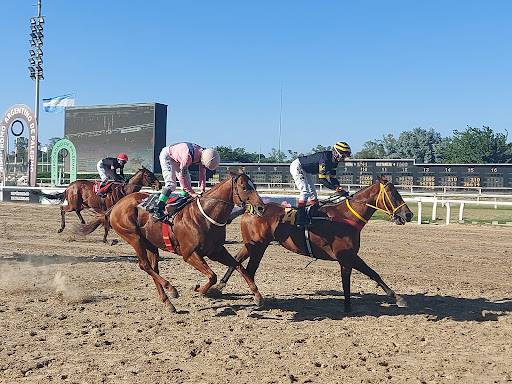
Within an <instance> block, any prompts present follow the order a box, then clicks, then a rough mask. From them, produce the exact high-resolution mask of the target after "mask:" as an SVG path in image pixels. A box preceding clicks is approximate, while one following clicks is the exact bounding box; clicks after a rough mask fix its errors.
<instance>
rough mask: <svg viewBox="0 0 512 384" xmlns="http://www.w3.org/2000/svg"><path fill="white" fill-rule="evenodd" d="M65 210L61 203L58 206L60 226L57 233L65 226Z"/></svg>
mask: <svg viewBox="0 0 512 384" xmlns="http://www.w3.org/2000/svg"><path fill="white" fill-rule="evenodd" d="M65 216H66V211H65V210H64V207H63V206H62V205H61V206H60V228H59V230H58V231H57V233H61V232H62V231H63V230H64V228H65V227H66V218H65Z"/></svg>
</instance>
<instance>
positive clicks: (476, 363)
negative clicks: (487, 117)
mask: <svg viewBox="0 0 512 384" xmlns="http://www.w3.org/2000/svg"><path fill="white" fill-rule="evenodd" d="M85 218H86V220H88V219H89V218H90V216H88V215H85ZM67 222H68V227H67V228H66V229H65V231H64V232H63V233H61V234H58V233H57V229H58V228H59V226H60V214H59V208H58V206H55V205H54V206H45V205H25V204H13V203H4V202H0V223H1V225H0V238H1V243H0V244H1V246H0V340H1V341H0V383H237V384H242V383H321V384H323V383H380V382H389V383H505V382H510V381H512V228H510V227H508V228H507V227H496V226H493V227H491V226H476V225H459V224H453V225H450V226H444V225H422V226H419V225H417V224H416V223H408V224H407V225H405V226H396V225H392V224H391V223H389V222H386V221H370V223H369V224H368V225H367V226H366V227H365V228H364V230H363V233H362V241H361V244H362V246H361V252H360V256H361V257H362V258H363V259H364V260H365V261H366V262H367V263H368V264H369V265H370V266H371V267H372V268H374V269H375V270H376V271H377V272H378V273H379V274H380V275H381V277H382V278H383V279H384V281H385V282H386V283H387V284H388V285H389V286H390V287H391V288H392V289H393V290H395V292H397V293H398V294H400V295H401V296H402V297H404V298H405V299H406V300H407V302H408V304H409V306H408V307H407V308H399V307H397V306H396V305H394V304H393V303H392V302H391V301H390V300H389V299H388V298H387V297H386V296H385V295H384V292H383V291H382V290H380V288H378V287H376V284H375V283H373V282H372V281H371V280H369V279H368V278H367V277H366V276H364V275H362V274H360V273H357V272H354V273H353V275H352V306H353V312H352V313H350V314H345V313H344V312H343V296H342V292H341V277H340V271H339V266H338V264H337V263H335V262H327V261H316V262H313V263H311V264H309V265H308V263H309V262H310V259H309V258H308V257H305V256H300V255H296V254H292V253H290V252H288V251H286V250H285V249H284V248H282V247H280V246H279V245H271V246H270V247H269V249H268V250H267V252H266V254H265V256H264V258H263V260H262V262H261V266H260V269H259V270H258V273H257V274H256V282H257V285H258V288H259V290H260V292H261V293H262V295H263V297H264V299H265V304H264V306H263V307H262V308H257V307H256V306H255V305H254V302H253V296H252V294H251V292H250V291H249V289H248V287H247V285H246V283H245V281H244V280H243V279H242V278H241V276H240V275H239V274H237V273H235V274H234V275H233V277H232V278H231V280H230V282H229V284H228V286H227V287H226V288H225V289H224V291H223V294H222V296H220V297H216V298H208V297H201V296H198V295H197V294H196V293H195V292H193V290H192V287H193V286H195V284H196V283H200V284H201V285H202V284H204V283H205V281H206V280H205V277H204V276H203V275H201V274H200V273H199V272H197V271H196V270H195V269H193V268H192V267H191V266H189V265H188V264H186V263H184V262H183V261H182V259H181V258H180V257H179V256H176V255H173V254H170V253H168V252H162V253H161V257H162V261H161V262H160V272H161V275H162V276H164V277H165V278H167V279H169V281H170V282H171V283H172V284H173V285H174V286H176V287H177V289H178V291H179V293H180V297H179V298H177V299H171V300H172V302H173V303H174V305H175V306H176V308H177V310H178V312H177V313H170V312H169V311H168V310H167V309H166V308H165V307H164V305H163V304H162V303H161V302H160V300H159V298H158V295H157V292H156V289H155V287H154V284H153V281H152V279H151V278H150V277H149V275H147V274H146V273H145V272H143V271H142V270H140V269H139V267H138V264H137V259H136V257H135V252H134V251H133V249H132V248H131V247H130V246H129V245H128V244H126V243H124V242H123V241H120V242H119V243H118V244H117V245H114V246H111V245H105V244H103V243H102V242H101V238H102V231H101V230H97V231H96V232H94V233H93V234H92V235H89V236H87V237H80V236H78V235H75V234H74V233H73V231H72V227H73V224H75V223H78V219H77V218H76V216H75V215H74V214H68V215H67ZM110 239H119V237H117V235H116V234H115V233H113V232H112V233H111V235H110ZM226 247H227V248H228V250H229V251H230V252H231V254H233V255H235V254H236V252H237V251H238V249H240V247H241V235H240V226H239V219H237V220H236V221H235V222H234V223H232V224H231V225H229V226H228V244H227V246H226ZM209 265H210V266H211V267H212V269H213V270H214V271H215V272H216V273H217V274H218V275H219V277H221V276H222V275H223V273H224V271H225V268H224V267H223V266H221V265H219V264H218V263H215V262H210V261H209Z"/></svg>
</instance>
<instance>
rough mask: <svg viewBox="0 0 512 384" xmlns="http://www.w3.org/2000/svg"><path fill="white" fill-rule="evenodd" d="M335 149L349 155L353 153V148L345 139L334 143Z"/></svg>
mask: <svg viewBox="0 0 512 384" xmlns="http://www.w3.org/2000/svg"><path fill="white" fill-rule="evenodd" d="M334 149H335V150H336V152H338V154H340V155H341V154H342V153H343V154H345V155H346V156H347V157H348V156H350V155H351V153H352V150H351V149H350V145H348V144H347V143H345V142H344V141H338V142H337V143H336V144H335V145H334Z"/></svg>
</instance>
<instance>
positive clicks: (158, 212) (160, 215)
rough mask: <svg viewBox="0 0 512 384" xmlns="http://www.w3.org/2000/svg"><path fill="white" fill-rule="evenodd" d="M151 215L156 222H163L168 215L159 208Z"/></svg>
mask: <svg viewBox="0 0 512 384" xmlns="http://www.w3.org/2000/svg"><path fill="white" fill-rule="evenodd" d="M148 212H149V211H148ZM150 213H151V216H153V218H154V219H156V221H162V220H164V219H165V218H166V217H167V213H166V212H165V211H164V210H161V209H158V207H155V209H154V210H153V211H152V212H150Z"/></svg>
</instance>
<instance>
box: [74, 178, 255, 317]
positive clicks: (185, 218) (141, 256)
mask: <svg viewBox="0 0 512 384" xmlns="http://www.w3.org/2000/svg"><path fill="white" fill-rule="evenodd" d="M229 173H230V175H231V177H229V178H227V179H225V180H223V181H221V182H220V183H219V184H217V185H215V186H214V187H213V188H212V189H210V190H209V191H207V192H206V193H205V194H204V196H201V197H199V198H198V199H196V200H194V201H192V202H191V203H190V204H188V205H186V206H185V207H184V208H183V209H182V210H181V211H179V212H178V213H177V214H176V215H175V216H174V218H173V223H172V224H171V226H170V228H171V230H170V231H169V234H168V240H169V241H170V244H171V246H172V248H173V252H174V253H176V254H178V255H181V256H182V257H183V260H185V261H186V262H187V263H189V264H190V265H192V266H193V267H194V268H196V269H197V270H198V271H200V272H201V273H203V274H205V275H206V276H207V277H208V282H207V283H206V284H205V285H203V286H202V287H199V286H196V288H195V291H196V292H199V293H201V294H205V293H206V292H207V291H208V290H209V289H210V287H211V286H212V285H214V284H215V283H216V282H217V276H216V275H215V273H214V272H213V271H212V270H211V269H210V267H209V266H208V264H206V261H205V260H204V257H205V256H207V257H208V258H210V259H211V260H214V261H218V262H220V263H222V264H224V265H226V266H229V267H232V268H233V269H236V270H238V271H239V272H240V273H241V274H242V276H243V277H244V279H245V280H246V281H247V284H248V285H249V288H250V289H251V291H252V292H253V293H254V296H255V301H256V304H257V305H262V298H261V295H260V293H259V291H258V288H257V287H256V285H255V284H254V281H253V279H252V278H250V277H249V275H248V274H247V271H246V270H245V269H244V268H243V267H242V266H241V264H240V263H238V262H237V261H236V260H235V259H234V258H233V257H232V256H231V255H230V254H229V252H228V251H227V250H226V248H224V241H225V239H226V222H227V220H228V218H229V215H230V213H231V211H232V210H233V206H235V205H240V206H245V205H250V206H251V207H253V211H254V212H255V214H256V215H257V216H261V215H262V214H263V212H264V210H265V204H264V203H263V201H262V200H261V199H260V196H259V195H258V193H257V192H256V189H255V187H254V184H253V183H252V181H251V180H250V179H249V176H247V175H246V174H245V173H243V172H241V171H239V174H238V175H237V174H235V173H232V172H229ZM146 197H148V194H147V193H142V192H139V193H134V194H131V195H129V196H126V197H125V198H123V199H121V201H119V203H117V204H116V205H115V206H114V207H113V208H112V210H111V211H110V213H107V214H106V215H103V216H98V218H97V219H96V220H94V221H91V222H90V223H89V224H87V225H85V226H83V227H82V228H81V230H80V233H81V234H89V233H91V232H92V231H94V229H95V228H97V227H98V226H99V225H100V223H101V222H102V221H105V220H110V225H111V226H112V228H114V230H115V231H116V232H117V233H118V234H119V236H121V237H122V238H123V239H124V240H125V241H126V242H128V243H129V244H130V245H131V246H132V247H133V249H134V250H135V252H137V259H138V261H139V267H140V268H141V269H142V270H144V271H146V272H147V273H148V274H149V275H150V276H151V277H152V278H153V281H154V282H155V285H156V289H157V291H158V294H159V296H160V299H161V300H162V302H163V303H164V304H165V305H166V306H167V307H169V308H170V309H171V311H173V312H175V311H176V309H175V307H174V305H173V304H172V303H171V302H170V300H169V298H168V297H167V295H166V294H165V291H164V288H165V289H168V290H169V292H170V295H171V297H178V292H177V290H176V288H175V287H173V286H172V285H171V284H170V283H169V282H168V281H167V280H165V279H164V278H163V277H161V276H160V275H159V269H158V260H159V253H158V252H159V249H162V250H164V251H168V250H169V249H168V247H167V246H166V243H165V241H164V237H163V234H162V233H163V232H162V231H163V226H164V225H166V224H162V223H160V222H155V220H154V219H153V217H152V216H151V215H150V214H149V213H148V212H146V211H145V210H143V209H141V208H139V207H138V205H139V204H140V203H141V202H142V200H143V199H144V198H146ZM166 240H167V236H166Z"/></svg>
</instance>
